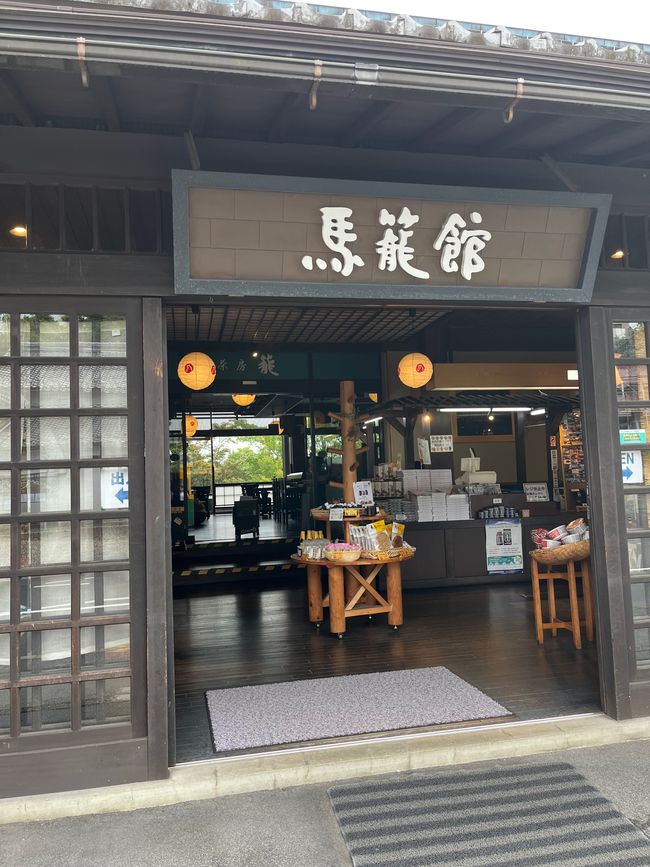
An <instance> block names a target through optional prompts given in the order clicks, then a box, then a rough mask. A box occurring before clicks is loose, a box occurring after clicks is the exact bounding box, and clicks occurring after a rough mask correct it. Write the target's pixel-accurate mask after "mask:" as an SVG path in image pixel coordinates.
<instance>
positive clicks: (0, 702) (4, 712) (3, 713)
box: [0, 689, 11, 735]
mask: <svg viewBox="0 0 650 867" xmlns="http://www.w3.org/2000/svg"><path fill="white" fill-rule="evenodd" d="M10 699H11V693H10V692H9V690H8V689H0V735H8V734H9V730H10V728H11V715H10V708H11V705H10Z"/></svg>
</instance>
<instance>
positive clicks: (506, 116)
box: [503, 78, 524, 123]
mask: <svg viewBox="0 0 650 867" xmlns="http://www.w3.org/2000/svg"><path fill="white" fill-rule="evenodd" d="M523 96H524V79H523V78H518V79H517V83H516V85H515V98H514V99H513V100H512V102H511V103H510V104H509V105H508V106H507V107H506V109H505V111H504V112H503V122H504V123H512V121H513V118H514V116H515V108H516V106H517V103H518V102H520V100H521V99H523Z"/></svg>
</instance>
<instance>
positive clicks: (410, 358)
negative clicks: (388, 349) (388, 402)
mask: <svg viewBox="0 0 650 867" xmlns="http://www.w3.org/2000/svg"><path fill="white" fill-rule="evenodd" d="M397 375H398V376H399V379H400V382H403V383H404V385H407V386H408V387H409V388H421V387H422V386H423V385H426V384H427V382H428V381H429V380H430V379H431V377H432V376H433V364H432V363H431V360H430V359H429V358H427V356H426V355H423V354H422V353H421V352H411V353H410V354H409V355H405V356H404V358H402V360H401V361H400V363H399V364H398V365H397Z"/></svg>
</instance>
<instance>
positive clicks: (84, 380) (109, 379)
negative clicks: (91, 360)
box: [79, 364, 126, 409]
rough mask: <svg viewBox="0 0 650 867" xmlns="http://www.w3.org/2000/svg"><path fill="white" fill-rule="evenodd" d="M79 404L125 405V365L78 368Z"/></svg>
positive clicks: (110, 406)
mask: <svg viewBox="0 0 650 867" xmlns="http://www.w3.org/2000/svg"><path fill="white" fill-rule="evenodd" d="M79 406H80V407H82V408H84V409H85V408H88V409H91V408H92V409H94V408H96V407H97V408H107V409H112V408H113V407H115V408H118V407H126V367H120V366H117V365H116V366H113V367H102V366H101V365H99V364H97V365H94V366H93V367H80V368H79Z"/></svg>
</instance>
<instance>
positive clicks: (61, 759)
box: [0, 738, 147, 798]
mask: <svg viewBox="0 0 650 867" xmlns="http://www.w3.org/2000/svg"><path fill="white" fill-rule="evenodd" d="M73 756H74V758H73ZM0 769H1V772H0V798H16V797H24V796H26V795H39V794H42V793H47V792H56V791H62V790H65V789H91V788H95V787H97V786H116V785H120V784H122V783H135V782H139V781H140V780H145V779H146V778H147V740H146V738H138V739H134V740H128V741H116V742H112V743H110V742H109V743H104V744H89V745H84V746H78V747H75V749H74V752H73V751H72V750H70V749H69V747H62V748H61V749H47V750H45V749H35V750H34V751H33V752H29V753H15V754H12V755H6V756H3V757H2V759H1V760H0ZM45 770H46V771H47V772H46V773H45V772H44V771H45Z"/></svg>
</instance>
